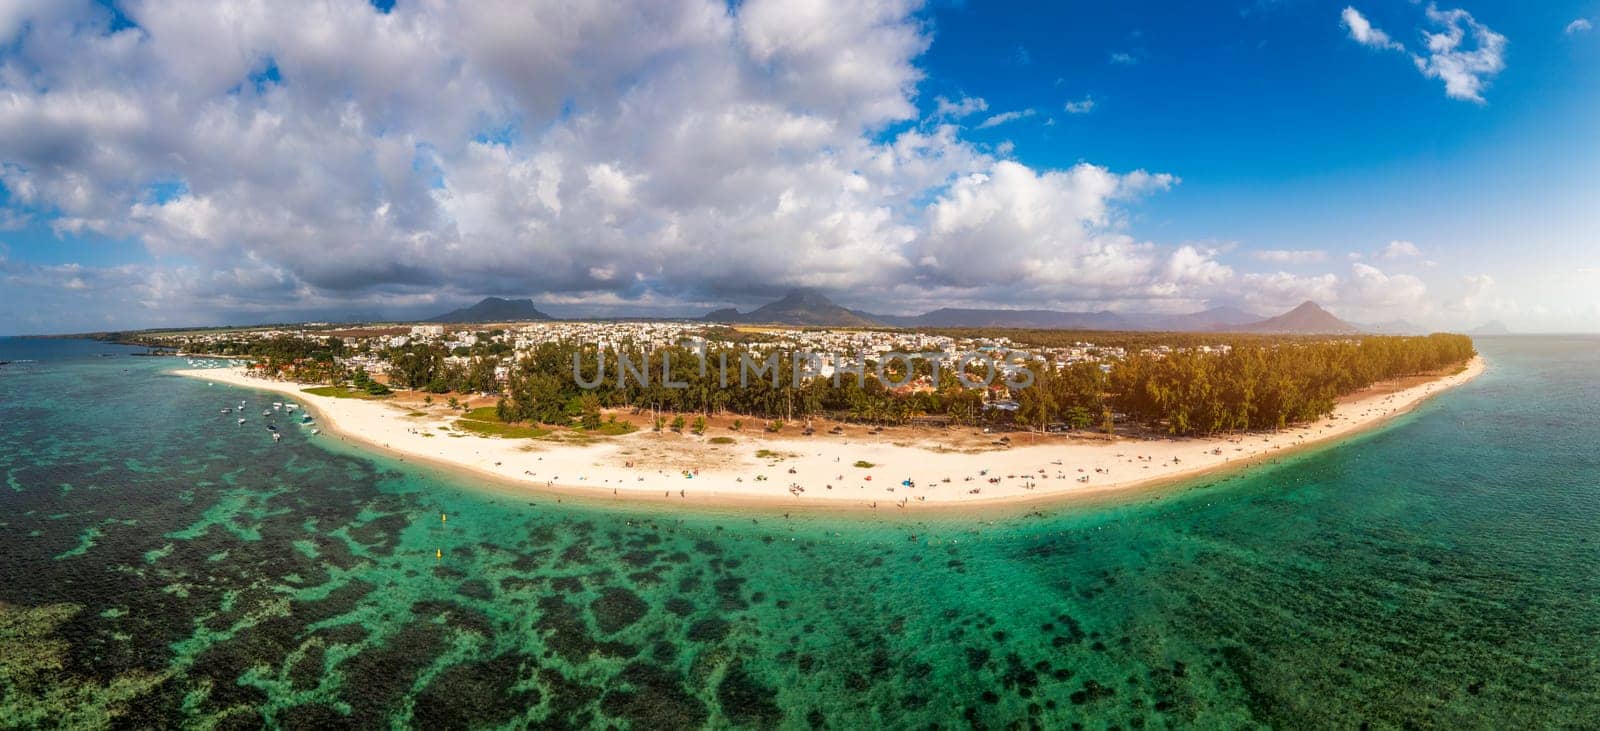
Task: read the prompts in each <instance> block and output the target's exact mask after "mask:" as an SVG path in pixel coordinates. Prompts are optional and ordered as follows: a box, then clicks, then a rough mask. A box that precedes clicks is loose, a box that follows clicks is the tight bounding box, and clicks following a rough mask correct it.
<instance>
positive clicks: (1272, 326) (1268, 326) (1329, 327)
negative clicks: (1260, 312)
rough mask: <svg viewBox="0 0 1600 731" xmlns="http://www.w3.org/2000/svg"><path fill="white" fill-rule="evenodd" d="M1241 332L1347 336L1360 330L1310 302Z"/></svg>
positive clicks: (1243, 328)
mask: <svg viewBox="0 0 1600 731" xmlns="http://www.w3.org/2000/svg"><path fill="white" fill-rule="evenodd" d="M1240 330H1241V331H1243V332H1264V333H1290V334H1304V335H1330V334H1334V335H1337V334H1349V333H1356V332H1360V329H1359V328H1357V327H1356V326H1354V325H1351V324H1350V323H1348V322H1345V321H1344V320H1341V319H1339V318H1337V317H1335V316H1334V315H1333V313H1331V312H1328V311H1327V310H1325V309H1323V308H1322V305H1319V304H1317V303H1315V302H1312V301H1311V300H1306V301H1305V302H1302V303H1300V305H1299V306H1298V307H1295V308H1294V309H1292V310H1289V311H1288V312H1285V313H1283V314H1281V315H1278V316H1277V317H1269V318H1267V319H1265V320H1262V321H1260V322H1257V323H1253V324H1250V325H1246V326H1244V327H1242V328H1240Z"/></svg>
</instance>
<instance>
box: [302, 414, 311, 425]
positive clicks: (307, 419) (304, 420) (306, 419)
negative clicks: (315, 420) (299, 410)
mask: <svg viewBox="0 0 1600 731" xmlns="http://www.w3.org/2000/svg"><path fill="white" fill-rule="evenodd" d="M300 423H302V424H310V423H311V415H310V414H306V415H305V416H302V417H300Z"/></svg>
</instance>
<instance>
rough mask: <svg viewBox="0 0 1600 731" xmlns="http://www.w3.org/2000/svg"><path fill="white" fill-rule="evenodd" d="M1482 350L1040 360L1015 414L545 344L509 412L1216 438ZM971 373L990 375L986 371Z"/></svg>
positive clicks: (1353, 344)
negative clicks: (913, 422) (934, 422)
mask: <svg viewBox="0 0 1600 731" xmlns="http://www.w3.org/2000/svg"><path fill="white" fill-rule="evenodd" d="M1140 335H1141V336H1142V335H1143V334H1140ZM1097 344H1098V343H1097ZM575 354H576V355H577V356H578V357H579V358H580V362H581V364H582V366H581V369H580V376H581V380H582V381H584V382H589V383H592V382H595V381H597V380H598V381H599V383H598V385H597V386H596V387H595V388H593V389H592V390H585V389H582V388H580V387H579V385H578V383H577V382H576V380H575V379H574V378H573V373H572V362H573V357H574V355H575ZM1473 354H1474V351H1473V348H1472V341H1471V339H1469V338H1467V337H1464V336H1459V335H1430V336H1427V337H1364V338H1359V339H1346V340H1335V341H1329V340H1315V339H1309V338H1288V339H1282V338H1280V339H1273V338H1270V337H1256V336H1245V337H1244V338H1242V339H1241V340H1240V341H1239V342H1238V343H1236V344H1234V345H1233V347H1232V348H1231V349H1229V350H1228V351H1227V352H1225V353H1224V352H1202V351H1199V350H1195V349H1180V350H1173V351H1171V352H1154V351H1140V352H1136V353H1133V354H1130V355H1129V356H1128V357H1127V358H1125V359H1123V360H1122V361H1119V362H1117V363H1116V364H1115V365H1114V367H1112V368H1110V369H1109V371H1110V372H1109V373H1107V372H1106V369H1102V368H1101V366H1100V365H1098V364H1096V363H1088V362H1084V363H1076V364H1073V365H1070V366H1067V367H1065V368H1062V369H1059V370H1053V369H1050V368H1045V367H1044V366H1043V364H1042V363H1039V362H1034V363H1032V366H1031V369H1032V370H1033V372H1034V373H1035V382H1034V384H1033V385H1032V386H1031V387H1029V388H1020V389H1015V390H1014V391H1012V392H1011V393H1009V394H1007V393H1003V392H1002V393H992V394H990V395H991V396H998V397H1000V398H1004V397H1006V396H1013V397H1014V398H1015V399H1016V405H1017V408H1016V410H1015V411H1011V410H1008V409H993V408H985V406H986V399H985V393H984V392H983V391H982V390H980V389H972V388H967V387H964V386H963V385H962V384H961V383H960V382H959V381H958V380H957V379H956V378H955V377H954V375H953V374H951V373H949V372H948V371H945V372H943V373H942V374H941V379H940V383H939V387H938V388H937V389H936V390H924V391H912V392H907V390H906V389H899V390H891V389H889V388H886V387H885V386H884V384H883V383H881V382H880V381H878V379H876V378H872V377H868V378H866V379H865V381H864V382H863V381H862V379H859V378H857V377H856V376H854V375H851V374H843V375H840V376H836V377H835V378H832V379H825V378H813V379H811V380H809V381H807V382H805V383H804V384H802V385H800V386H799V387H796V386H795V385H794V383H793V380H792V378H791V377H790V374H791V373H793V369H794V367H795V364H794V361H793V360H790V359H788V358H786V357H780V359H779V361H778V368H777V372H778V374H779V377H778V378H777V379H776V382H775V383H774V382H773V381H772V380H769V379H768V378H767V377H766V376H763V377H762V378H752V379H750V380H749V381H748V383H747V384H746V385H744V386H743V387H741V386H740V385H739V378H738V376H739V366H738V363H739V356H738V352H737V351H734V350H728V351H719V350H712V351H711V352H710V353H709V354H708V358H707V360H708V362H709V365H708V367H707V368H706V371H705V372H704V373H702V372H701V369H700V361H699V360H698V359H697V357H696V356H695V354H694V353H692V352H691V351H689V350H686V349H681V348H672V349H665V350H658V351H655V352H653V353H651V354H650V355H649V360H648V361H646V360H645V358H646V356H645V354H643V353H637V352H634V353H632V354H631V355H628V357H629V359H630V361H631V362H632V363H634V364H635V365H637V366H644V367H642V368H639V370H641V371H644V372H646V373H647V374H648V376H649V378H648V383H646V382H644V381H645V379H644V378H641V377H640V376H641V375H642V374H635V373H633V372H631V371H629V372H628V373H626V374H624V375H623V377H622V378H620V379H619V377H618V371H619V370H620V369H619V367H618V363H617V362H616V356H615V354H614V353H613V354H611V357H610V358H609V359H608V363H607V368H606V371H605V374H604V378H603V379H601V378H600V374H599V368H598V358H597V356H596V353H595V352H594V351H593V350H592V349H585V348H581V347H579V346H577V345H573V344H563V343H547V344H545V345H543V346H541V347H540V348H539V349H538V350H537V351H536V352H535V353H533V354H532V355H530V356H528V357H525V358H523V359H522V360H521V361H519V362H518V363H516V364H515V366H514V367H513V368H512V369H511V374H510V378H509V379H508V382H507V384H506V389H505V398H504V399H503V401H502V403H501V407H500V408H501V414H502V416H503V418H505V419H507V420H516V421H544V422H550V423H555V422H558V421H561V420H564V419H570V418H571V417H572V415H573V414H574V412H576V411H590V410H592V409H593V408H594V402H596V401H597V402H599V403H600V404H602V405H606V406H625V407H631V408H634V409H642V410H657V411H664V412H679V413H691V412H700V413H718V412H734V413H739V414H748V415H752V416H757V417H764V418H770V419H786V420H791V421H792V420H795V419H797V418H805V417H809V416H828V417H833V418H838V419H844V420H854V421H866V422H874V423H903V422H905V421H907V420H909V419H911V418H912V417H914V416H937V417H942V418H944V419H948V420H949V421H952V422H955V423H963V424H973V423H980V422H990V421H992V422H1007V421H1012V420H1015V421H1016V422H1018V423H1021V424H1023V425H1026V426H1029V427H1034V428H1041V429H1042V428H1045V427H1048V426H1058V427H1067V426H1070V427H1073V428H1080V429H1081V428H1088V427H1091V426H1100V427H1101V428H1106V429H1110V428H1111V426H1112V424H1113V423H1114V421H1116V420H1117V419H1118V418H1120V419H1122V420H1125V421H1132V422H1134V423H1136V424H1141V425H1144V426H1148V427H1151V428H1156V429H1160V430H1163V431H1166V432H1168V433H1172V434H1209V433H1215V432H1219V431H1231V430H1250V429H1264V428H1278V427H1282V426H1284V425H1287V424H1290V423H1294V422H1301V421H1308V420H1312V419H1315V418H1318V417H1320V416H1324V415H1326V414H1328V413H1330V412H1331V411H1332V410H1333V406H1334V403H1335V401H1336V400H1337V399H1338V398H1339V397H1340V396H1343V395H1345V394H1348V393H1351V392H1354V391H1357V390H1360V389H1362V388H1365V387H1367V386H1370V385H1372V384H1374V383H1376V382H1378V381H1381V380H1385V379H1391V378H1398V377H1402V376H1408V375H1416V374H1420V373H1426V372H1429V371H1434V370H1438V369H1440V368H1444V367H1447V366H1450V365H1453V364H1458V363H1461V362H1463V361H1465V360H1467V359H1468V358H1470V357H1471V356H1472V355H1473ZM723 355H726V356H727V358H728V363H729V375H728V381H729V386H728V387H723V386H722V381H721V375H720V373H719V369H718V367H717V364H718V363H719V362H720V356H723ZM663 361H665V362H666V363H667V364H669V365H670V368H669V369H668V370H667V371H666V372H667V373H670V375H671V380H672V381H674V382H676V383H682V384H684V385H683V386H682V387H679V388H669V387H667V386H666V385H664V384H663V382H662V378H661V375H662V373H663V370H662V369H663ZM646 362H648V365H645V363H646ZM868 370H869V371H870V370H872V368H871V367H869V369H868ZM885 370H886V374H887V376H888V377H889V378H890V380H892V381H897V382H898V381H900V380H901V379H902V378H903V377H904V376H905V375H906V374H905V373H904V364H903V363H901V362H899V361H894V362H891V363H889V364H888V367H886V369H885ZM912 370H913V372H912V374H911V375H929V374H930V373H931V370H932V366H931V364H930V363H928V362H926V361H917V362H915V363H913V365H912ZM968 370H969V372H972V373H973V375H974V376H977V377H978V378H979V379H980V380H981V376H982V373H981V366H974V367H971V368H969V369H968ZM996 382H997V383H998V381H996ZM591 400H592V401H591ZM575 404H581V406H575Z"/></svg>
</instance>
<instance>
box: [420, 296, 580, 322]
mask: <svg viewBox="0 0 1600 731" xmlns="http://www.w3.org/2000/svg"><path fill="white" fill-rule="evenodd" d="M548 319H550V316H549V315H546V314H544V313H543V312H540V311H539V308H537V307H534V306H533V300H527V299H523V300H508V299H501V298H499V297H485V298H484V299H483V301H482V302H479V303H478V304H475V305H473V306H471V307H463V308H461V309H459V310H451V311H450V312H446V313H444V314H443V315H439V316H438V317H434V318H430V319H429V320H428V322H438V323H472V322H519V321H523V320H548Z"/></svg>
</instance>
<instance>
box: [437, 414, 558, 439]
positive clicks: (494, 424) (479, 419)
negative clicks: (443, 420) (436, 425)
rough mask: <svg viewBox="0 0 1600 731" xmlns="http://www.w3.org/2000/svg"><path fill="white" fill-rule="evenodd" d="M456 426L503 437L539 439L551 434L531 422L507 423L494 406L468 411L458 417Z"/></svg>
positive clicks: (484, 434) (489, 435) (486, 434)
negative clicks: (502, 419)
mask: <svg viewBox="0 0 1600 731" xmlns="http://www.w3.org/2000/svg"><path fill="white" fill-rule="evenodd" d="M456 428H457V429H460V430H462V431H467V432H472V433H473V434H481V435H483V436H486V437H500V438H502V439H537V438H539V437H543V436H547V435H549V434H550V430H549V429H545V428H542V427H538V426H532V425H529V424H507V423H505V422H503V421H501V420H500V417H499V416H498V413H497V412H496V410H495V408H494V407H493V406H485V407H483V408H478V409H473V410H471V411H468V412H467V413H466V415H465V416H462V417H461V418H459V419H456Z"/></svg>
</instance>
